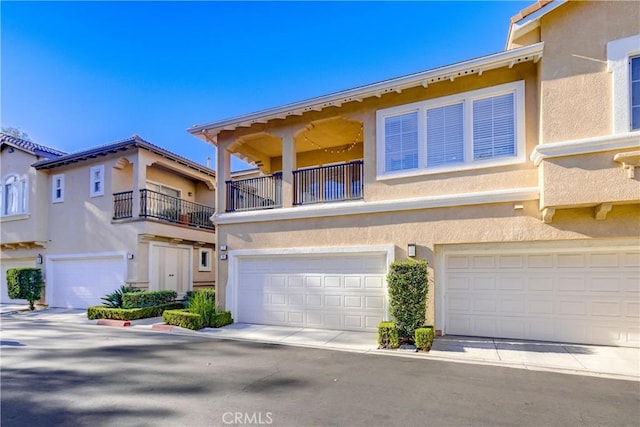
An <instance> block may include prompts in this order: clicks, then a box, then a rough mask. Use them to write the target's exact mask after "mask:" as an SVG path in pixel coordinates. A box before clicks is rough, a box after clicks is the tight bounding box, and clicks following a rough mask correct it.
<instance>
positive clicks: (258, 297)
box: [234, 253, 387, 331]
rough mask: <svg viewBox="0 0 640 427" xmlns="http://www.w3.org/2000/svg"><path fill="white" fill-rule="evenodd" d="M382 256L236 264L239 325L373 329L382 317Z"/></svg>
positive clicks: (290, 258) (384, 258)
mask: <svg viewBox="0 0 640 427" xmlns="http://www.w3.org/2000/svg"><path fill="white" fill-rule="evenodd" d="M386 273H387V254H380V253H374V254H371V253H348V254H319V255H273V256H257V257H243V258H240V259H239V260H238V263H237V267H236V272H235V275H236V277H237V295H236V298H237V313H234V315H235V317H236V320H237V321H238V322H245V323H257V324H267V325H283V326H299V327H307V328H321V329H342V330H357V331H363V330H368V331H375V330H376V328H377V326H378V324H379V323H380V321H382V320H383V319H385V318H386V317H387V288H386V280H385V275H386Z"/></svg>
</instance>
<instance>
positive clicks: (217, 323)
mask: <svg viewBox="0 0 640 427" xmlns="http://www.w3.org/2000/svg"><path fill="white" fill-rule="evenodd" d="M232 323H233V318H232V317H231V312H230V311H221V312H220V313H216V314H214V315H213V320H212V323H211V324H210V325H209V326H211V327H212V328H221V327H223V326H227V325H230V324H232Z"/></svg>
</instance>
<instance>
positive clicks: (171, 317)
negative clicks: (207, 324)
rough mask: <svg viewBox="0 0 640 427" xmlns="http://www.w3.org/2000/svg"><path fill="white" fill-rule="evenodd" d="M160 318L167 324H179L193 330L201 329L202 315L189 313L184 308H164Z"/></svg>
mask: <svg viewBox="0 0 640 427" xmlns="http://www.w3.org/2000/svg"><path fill="white" fill-rule="evenodd" d="M162 320H163V321H164V323H166V324H168V325H173V326H180V327H181V328H187V329H193V330H194V331H197V330H199V329H202V326H203V324H202V317H201V316H200V315H199V314H196V313H190V312H189V311H188V310H186V309H181V310H166V311H165V312H164V313H162Z"/></svg>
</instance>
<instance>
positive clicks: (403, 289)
mask: <svg viewBox="0 0 640 427" xmlns="http://www.w3.org/2000/svg"><path fill="white" fill-rule="evenodd" d="M427 279H428V274H427V262H426V261H424V260H406V261H396V262H394V263H392V264H391V266H390V268H389V273H388V274H387V287H388V289H389V308H390V312H391V317H392V318H393V320H394V323H395V325H396V328H397V329H398V333H399V334H400V337H402V338H405V339H407V340H410V341H412V340H413V338H414V331H415V330H416V329H417V328H419V327H420V326H422V325H424V321H425V316H426V304H427V291H428V280H427Z"/></svg>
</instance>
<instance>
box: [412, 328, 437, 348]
mask: <svg viewBox="0 0 640 427" xmlns="http://www.w3.org/2000/svg"><path fill="white" fill-rule="evenodd" d="M434 337H435V333H434V331H433V326H425V327H423V328H418V329H416V332H415V344H416V348H417V349H418V350H423V351H429V350H431V345H432V344H433V338H434Z"/></svg>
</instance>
